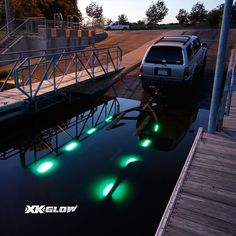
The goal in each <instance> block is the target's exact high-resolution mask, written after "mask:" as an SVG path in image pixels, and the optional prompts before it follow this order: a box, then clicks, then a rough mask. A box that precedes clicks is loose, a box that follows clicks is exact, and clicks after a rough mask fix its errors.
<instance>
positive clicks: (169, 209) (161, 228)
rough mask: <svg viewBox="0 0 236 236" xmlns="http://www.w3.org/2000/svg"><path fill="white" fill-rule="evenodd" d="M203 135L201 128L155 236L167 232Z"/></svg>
mask: <svg viewBox="0 0 236 236" xmlns="http://www.w3.org/2000/svg"><path fill="white" fill-rule="evenodd" d="M202 134H203V128H199V130H198V132H197V135H196V138H195V140H194V142H193V145H192V148H191V150H190V152H189V155H188V157H187V159H186V161H185V164H184V167H183V169H182V171H181V173H180V176H179V179H178V181H177V183H176V185H175V188H174V191H173V193H172V195H171V197H170V200H169V202H168V204H167V207H166V209H165V212H164V214H163V216H162V219H161V222H160V224H159V226H158V229H157V231H156V234H155V236H159V235H162V234H163V232H164V231H165V227H166V225H167V224H168V221H169V219H170V216H171V213H172V211H173V210H174V207H175V203H176V199H177V197H178V195H179V192H180V190H181V186H182V184H183V182H184V179H185V177H186V174H187V171H188V168H189V166H190V164H191V161H192V158H193V156H194V152H195V149H196V147H197V145H198V142H199V141H200V139H201V136H202Z"/></svg>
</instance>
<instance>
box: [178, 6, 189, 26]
mask: <svg viewBox="0 0 236 236" xmlns="http://www.w3.org/2000/svg"><path fill="white" fill-rule="evenodd" d="M176 19H177V20H178V21H179V24H181V25H186V24H188V23H189V20H188V13H187V11H186V10H184V9H179V13H178V15H177V16H176Z"/></svg>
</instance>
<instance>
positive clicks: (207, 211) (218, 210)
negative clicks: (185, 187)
mask: <svg viewBox="0 0 236 236" xmlns="http://www.w3.org/2000/svg"><path fill="white" fill-rule="evenodd" d="M177 204H178V207H181V208H183V209H188V210H191V211H194V212H197V213H200V214H204V215H206V216H209V217H213V218H216V219H219V220H223V221H225V222H228V223H231V224H234V225H236V217H235V216H236V208H235V207H232V206H229V205H226V204H222V203H219V202H216V201H211V200H209V199H206V198H201V197H197V196H193V195H190V194H186V193H182V194H181V197H180V198H178V201H177Z"/></svg>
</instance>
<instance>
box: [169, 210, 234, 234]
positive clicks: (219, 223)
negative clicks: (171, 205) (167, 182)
mask: <svg viewBox="0 0 236 236" xmlns="http://www.w3.org/2000/svg"><path fill="white" fill-rule="evenodd" d="M173 217H174V218H175V219H178V218H183V219H186V220H189V221H191V222H195V223H197V224H200V225H201V226H202V227H204V228H203V231H202V232H200V233H201V235H209V234H210V235H211V232H213V235H220V236H223V235H225V236H226V235H227V236H228V235H235V233H236V225H234V224H231V223H228V222H225V221H223V220H219V219H216V218H215V217H209V216H207V215H203V214H202V213H197V212H194V211H191V210H188V209H183V208H181V207H178V208H177V209H175V210H174V212H173ZM209 229H210V230H209ZM213 230H214V231H213Z"/></svg>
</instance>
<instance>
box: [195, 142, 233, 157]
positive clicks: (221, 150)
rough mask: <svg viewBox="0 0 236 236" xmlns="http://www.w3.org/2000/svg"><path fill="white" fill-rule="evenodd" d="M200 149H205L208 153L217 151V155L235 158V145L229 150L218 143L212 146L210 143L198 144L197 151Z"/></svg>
mask: <svg viewBox="0 0 236 236" xmlns="http://www.w3.org/2000/svg"><path fill="white" fill-rule="evenodd" d="M200 148H205V149H206V148H207V149H208V150H209V152H211V151H212V150H214V151H217V152H218V153H222V154H226V155H227V154H233V155H234V156H236V145H235V148H232V147H231V148H230V147H225V146H224V145H223V144H221V143H220V142H219V143H218V145H214V144H211V143H199V145H198V149H200Z"/></svg>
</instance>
